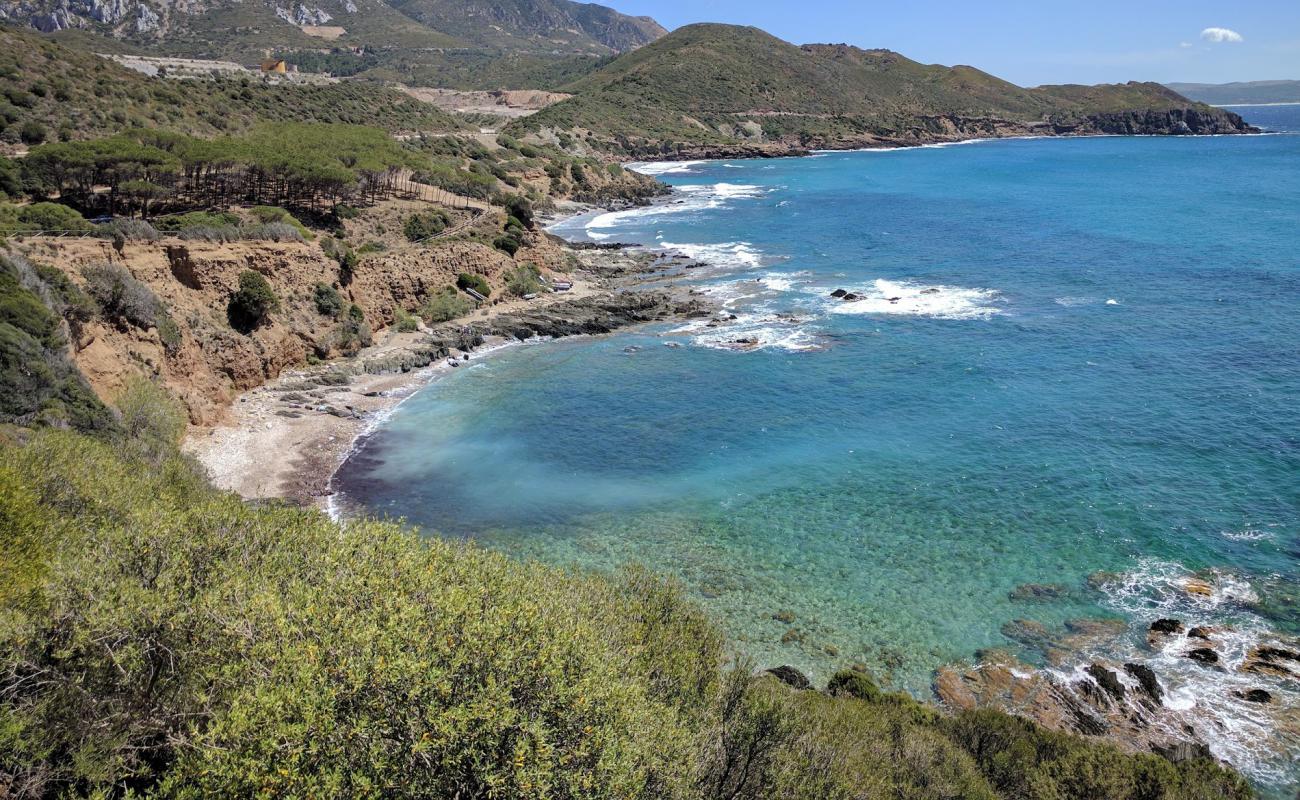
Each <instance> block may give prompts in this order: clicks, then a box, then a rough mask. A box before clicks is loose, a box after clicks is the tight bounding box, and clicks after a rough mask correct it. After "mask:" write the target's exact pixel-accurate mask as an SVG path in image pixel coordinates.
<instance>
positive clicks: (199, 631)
mask: <svg viewBox="0 0 1300 800" xmlns="http://www.w3.org/2000/svg"><path fill="white" fill-rule="evenodd" d="M5 455H6V458H5V459H4V468H3V469H0V501H2V502H3V503H4V506H3V507H4V509H5V510H6V513H8V514H9V515H10V516H11V517H16V519H10V520H6V527H7V528H9V529H10V530H12V529H15V528H19V529H21V530H22V531H24V532H25V534H24V535H25V538H26V543H25V545H24V552H25V553H27V554H28V555H27V557H26V558H25V560H23V561H22V562H21V563H20V562H16V561H15V560H12V559H6V560H5V561H4V562H3V563H2V564H0V585H5V586H8V585H10V584H11V583H13V582H14V580H15V579H16V578H17V577H18V575H16V574H15V571H16V570H21V575H22V576H25V577H24V582H25V585H27V586H30V587H32V588H31V590H30V591H28V592H25V593H23V594H22V596H21V597H20V598H18V599H12V600H10V601H8V602H6V603H5V606H4V609H3V610H4V613H3V614H0V652H2V653H3V660H2V663H3V665H4V666H3V672H0V784H4V785H7V786H8V791H9V792H10V793H11V794H12V795H14V796H19V797H38V796H56V795H61V794H64V793H71V794H76V795H88V794H93V793H96V792H101V791H103V792H107V793H111V794H119V793H121V791H122V790H123V789H124V788H131V789H133V790H134V791H136V792H138V793H143V794H160V795H182V796H252V795H261V796H286V795H293V796H299V797H307V796H317V797H366V796H368V797H381V796H382V797H416V796H419V797H537V798H542V797H545V798H579V797H583V798H599V797H611V798H628V797H646V798H649V797H674V796H678V797H680V796H686V795H687V794H688V792H689V789H690V780H691V777H692V773H691V770H690V764H691V763H692V755H691V748H692V746H693V742H694V739H693V735H692V732H693V731H694V730H696V729H698V728H699V727H700V721H699V720H700V714H701V709H703V708H705V707H706V706H707V704H708V699H709V697H710V696H711V695H712V693H713V688H714V686H715V684H716V675H717V665H718V653H719V642H718V639H717V636H716V634H715V633H714V632H713V631H712V629H711V628H710V627H709V625H708V624H707V622H705V620H704V619H703V617H702V616H701V615H700V613H699V612H698V611H696V610H695V609H694V608H693V607H691V606H690V605H689V604H686V603H684V602H683V601H682V599H681V596H680V594H679V593H678V592H677V591H676V590H672V589H669V588H665V587H664V586H663V585H662V584H659V583H658V582H656V581H652V580H649V579H647V578H645V577H644V576H640V575H637V574H632V575H629V576H626V577H624V578H621V579H618V580H601V579H595V578H588V577H582V576H576V575H568V574H565V573H562V572H557V571H554V570H550V569H546V568H543V567H540V566H536V565H527V564H519V563H516V562H513V561H511V560H509V559H507V558H505V557H502V556H497V555H492V554H490V553H487V552H484V551H482V550H479V549H477V548H475V547H472V546H468V545H463V544H455V543H447V542H442V541H432V542H429V541H423V540H420V539H419V538H417V537H416V536H415V535H414V534H412V533H409V532H407V531H404V530H402V529H401V528H399V527H397V526H395V525H389V524H382V523H372V522H358V523H352V524H346V525H342V526H339V525H335V524H334V523H332V522H330V521H329V520H328V519H326V518H325V517H323V516H322V515H320V514H319V513H317V512H314V511H303V510H296V509H288V508H273V509H261V510H255V509H251V508H249V507H248V506H246V505H244V504H243V503H242V502H240V501H239V500H238V499H237V498H235V497H233V496H230V495H224V494H220V493H217V492H215V491H213V490H211V489H210V488H208V487H207V486H206V485H205V483H204V482H203V480H202V479H201V478H200V477H199V476H197V475H196V474H195V473H194V472H193V470H192V469H191V468H190V467H189V465H188V463H186V462H184V461H183V460H181V459H180V458H179V457H176V456H173V457H171V458H169V459H167V460H164V461H162V462H161V463H159V464H157V465H156V466H155V465H151V464H150V463H148V462H145V461H134V462H125V463H124V462H123V461H122V460H121V457H120V456H119V454H118V453H117V452H115V451H114V449H113V448H111V447H109V446H107V445H103V444H100V443H98V442H95V441H93V440H90V439H87V438H85V437H80V436H77V435H75V434H70V433H60V432H48V433H38V434H32V435H30V442H29V443H28V444H26V445H25V446H22V447H17V448H12V447H11V448H9V449H8V450H7V451H6V452H5Z"/></svg>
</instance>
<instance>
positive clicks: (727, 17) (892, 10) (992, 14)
mask: <svg viewBox="0 0 1300 800" xmlns="http://www.w3.org/2000/svg"><path fill="white" fill-rule="evenodd" d="M601 1H602V2H604V3H606V4H608V5H611V6H614V7H615V8H617V9H618V10H619V11H623V12H624V13H629V14H648V15H650V16H652V17H654V18H655V19H657V20H659V22H660V23H662V24H663V25H664V26H666V27H668V28H675V27H678V26H681V25H686V24H689V23H692V22H731V23H736V24H743V25H756V26H758V27H760V28H763V29H764V30H766V31H769V32H771V33H774V34H776V35H777V36H780V37H781V38H782V39H786V40H787V41H792V42H795V43H796V44H803V43H806V42H847V43H849V44H853V45H858V46H859V47H887V48H889V49H891V50H897V51H898V52H900V53H903V54H904V55H907V56H909V57H911V58H915V59H917V60H918V61H924V62H927V63H941V64H970V65H972V66H976V67H979V68H980V69H983V70H986V71H988V72H992V73H993V74H995V75H998V76H999V77H1002V78H1006V79H1007V80H1010V81H1013V82H1015V83H1019V84H1021V85H1026V86H1033V85H1037V84H1041V83H1101V82H1114V81H1126V80H1155V81H1162V82H1164V81H1198V82H1206V83H1222V82H1227V81H1246V80H1266V79H1274V78H1287V79H1294V80H1300V0H1238V2H1206V0H1178V1H1177V2H1175V1H1174V0H1123V1H1121V0H1075V1H1074V2H1062V0H1037V1H1036V2H1023V1H1021V0H984V2H981V0H960V1H959V0H934V1H931V2H925V1H924V0H912V1H911V2H909V1H908V0H894V2H883V3H869V2H853V1H852V0H799V2H790V0H601ZM1207 29H1210V31H1211V32H1209V33H1204V35H1203V32H1205V31H1207ZM1216 29H1221V30H1220V31H1219V32H1218V33H1215V32H1213V31H1214V30H1216Z"/></svg>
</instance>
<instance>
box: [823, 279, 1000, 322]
mask: <svg viewBox="0 0 1300 800" xmlns="http://www.w3.org/2000/svg"><path fill="white" fill-rule="evenodd" d="M850 291H851V293H852V294H855V295H857V296H858V299H855V300H840V299H835V298H832V299H831V300H829V301H828V302H829V305H828V310H829V311H830V312H831V313H833V314H902V315H911V316H918V317H934V318H937V319H987V318H989V317H992V316H994V315H996V314H1001V313H1002V309H1000V308H998V307H997V306H996V305H994V304H995V303H997V302H998V300H999V299H1000V295H999V293H998V292H997V291H995V290H993V289H966V288H962V287H959V286H942V285H935V286H928V285H926V284H921V283H914V282H911V281H890V280H885V279H883V278H881V279H879V280H876V281H875V282H874V283H873V284H872V285H871V288H869V289H861V290H850Z"/></svg>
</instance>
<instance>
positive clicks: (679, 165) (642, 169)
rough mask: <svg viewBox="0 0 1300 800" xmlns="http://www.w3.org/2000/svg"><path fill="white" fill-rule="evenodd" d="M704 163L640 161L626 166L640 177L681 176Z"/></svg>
mask: <svg viewBox="0 0 1300 800" xmlns="http://www.w3.org/2000/svg"><path fill="white" fill-rule="evenodd" d="M705 163H708V162H705V161H641V162H637V163H634V164H628V165H627V168H628V169H630V170H632V171H634V172H639V173H641V174H642V175H682V174H686V173H689V172H692V171H693V170H694V168H695V167H698V166H699V165H701V164H705Z"/></svg>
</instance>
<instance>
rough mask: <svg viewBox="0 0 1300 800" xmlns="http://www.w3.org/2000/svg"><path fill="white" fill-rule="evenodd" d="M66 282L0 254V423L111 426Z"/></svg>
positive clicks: (75, 299)
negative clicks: (64, 324)
mask: <svg viewBox="0 0 1300 800" xmlns="http://www.w3.org/2000/svg"><path fill="white" fill-rule="evenodd" d="M47 275H48V276H49V277H50V279H51V280H46V278H45V277H44V276H47ZM56 276H57V278H56ZM69 286H70V282H69V281H68V280H67V278H66V277H64V276H63V275H62V273H58V272H57V271H54V270H47V269H40V268H36V267H33V266H32V265H31V264H30V263H28V262H27V260H26V259H24V258H22V257H21V256H18V255H15V254H7V253H3V252H0V422H5V423H18V424H21V425H41V424H46V425H56V426H71V427H73V428H76V429H78V430H82V431H88V432H94V433H105V432H111V431H112V430H114V429H115V428H116V426H117V423H116V420H115V419H114V418H113V416H112V414H111V413H110V412H109V410H108V409H107V408H106V407H105V406H104V404H103V403H101V402H100V401H99V399H98V398H97V397H95V394H94V392H92V391H91V390H90V386H89V385H87V383H86V380H85V378H83V377H82V376H81V373H80V372H78V371H77V368H76V367H75V366H74V365H73V364H72V362H71V361H70V360H69V359H68V356H67V353H66V350H65V344H66V342H65V341H64V337H63V334H62V330H61V328H60V326H59V318H58V317H59V314H60V313H62V314H64V315H65V316H66V318H69V319H78V318H81V316H82V315H85V314H88V311H89V308H88V306H89V302H88V301H87V300H86V299H85V297H84V296H82V295H80V293H79V292H78V291H77V290H76V289H75V287H72V288H68V287H69ZM44 298H49V302H50V303H53V304H55V306H56V308H57V309H58V310H55V309H52V308H49V307H47V306H46V301H45V299H44ZM0 529H2V528H0ZM3 538H4V537H3V536H0V539H3ZM0 769H3V768H2V767H0Z"/></svg>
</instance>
